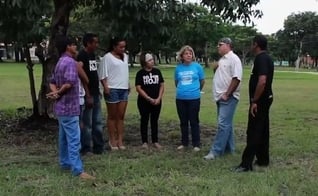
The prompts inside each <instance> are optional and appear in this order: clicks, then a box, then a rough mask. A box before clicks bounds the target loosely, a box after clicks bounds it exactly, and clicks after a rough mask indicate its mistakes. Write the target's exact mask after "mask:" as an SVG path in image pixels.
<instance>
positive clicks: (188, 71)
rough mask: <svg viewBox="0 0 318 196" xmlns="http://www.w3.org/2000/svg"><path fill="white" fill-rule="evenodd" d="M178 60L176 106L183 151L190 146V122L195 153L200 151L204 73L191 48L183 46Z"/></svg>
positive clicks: (175, 75)
mask: <svg viewBox="0 0 318 196" xmlns="http://www.w3.org/2000/svg"><path fill="white" fill-rule="evenodd" d="M178 58H179V60H180V63H179V64H178V65H177V67H176V69H175V74H174V78H175V85H176V88H177V89H176V105H177V112H178V116H179V119H180V128H181V145H180V146H178V148H177V149H178V150H182V149H184V148H185V147H187V146H188V145H189V122H190V126H191V135H192V146H193V150H194V151H200V126H199V111H200V97H201V90H202V88H203V85H204V71H203V68H202V66H201V65H200V64H198V63H197V62H195V61H194V60H195V55H194V51H193V49H192V48H191V47H190V46H187V45H186V46H183V47H182V48H181V49H180V51H179V55H178Z"/></svg>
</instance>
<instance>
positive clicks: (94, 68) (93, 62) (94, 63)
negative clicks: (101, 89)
mask: <svg viewBox="0 0 318 196" xmlns="http://www.w3.org/2000/svg"><path fill="white" fill-rule="evenodd" d="M89 71H97V61H96V60H89Z"/></svg>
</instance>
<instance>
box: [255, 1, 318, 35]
mask: <svg viewBox="0 0 318 196" xmlns="http://www.w3.org/2000/svg"><path fill="white" fill-rule="evenodd" d="M256 7H257V8H258V9H260V10H262V11H263V17H262V18H261V19H258V20H256V19H254V20H253V21H254V23H255V24H256V29H257V30H258V31H259V32H262V33H263V34H271V33H276V32H277V31H278V30H279V29H283V27H284V20H285V19H286V18H287V16H289V15H290V14H291V13H293V12H294V13H296V14H297V13H299V12H304V11H313V12H318V0H260V3H259V4H258V5H257V6H256Z"/></svg>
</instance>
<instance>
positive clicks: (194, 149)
mask: <svg viewBox="0 0 318 196" xmlns="http://www.w3.org/2000/svg"><path fill="white" fill-rule="evenodd" d="M200 150H201V149H200V148H199V147H194V148H193V151H194V152H199V151H200Z"/></svg>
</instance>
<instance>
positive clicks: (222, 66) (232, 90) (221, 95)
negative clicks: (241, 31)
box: [204, 38, 243, 160]
mask: <svg viewBox="0 0 318 196" xmlns="http://www.w3.org/2000/svg"><path fill="white" fill-rule="evenodd" d="M232 46H233V45H232V40H231V39H230V38H222V39H221V40H220V41H219V42H218V46H217V47H218V53H219V54H220V55H221V56H222V57H221V58H220V60H219V62H218V66H217V67H216V68H215V74H214V77H213V96H214V100H215V101H216V105H217V119H218V127H217V134H216V136H215V139H214V142H213V144H212V147H211V149H210V152H209V154H207V155H206V156H205V157H204V159H206V160H212V159H215V158H216V157H219V156H222V155H223V154H225V153H233V152H234V150H235V143H234V131H233V116H234V112H235V108H236V105H237V103H238V101H239V98H240V93H239V92H240V83H241V80H242V75H243V74H242V63H241V60H240V59H239V57H238V56H237V55H236V54H234V53H233V51H232Z"/></svg>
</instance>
